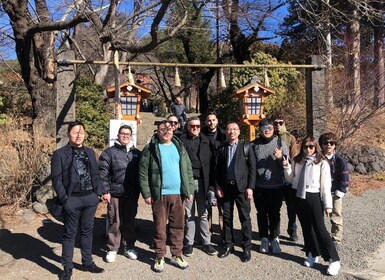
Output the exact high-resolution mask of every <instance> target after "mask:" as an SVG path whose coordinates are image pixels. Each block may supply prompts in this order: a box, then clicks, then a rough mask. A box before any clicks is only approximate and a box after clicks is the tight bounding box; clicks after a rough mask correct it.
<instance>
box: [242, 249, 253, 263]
mask: <svg viewBox="0 0 385 280" xmlns="http://www.w3.org/2000/svg"><path fill="white" fill-rule="evenodd" d="M241 260H242V262H248V261H250V260H251V252H250V249H244V250H243V255H242V259H241Z"/></svg>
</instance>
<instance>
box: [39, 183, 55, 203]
mask: <svg viewBox="0 0 385 280" xmlns="http://www.w3.org/2000/svg"><path fill="white" fill-rule="evenodd" d="M35 196H36V201H37V202H39V203H42V204H45V203H46V201H47V200H48V199H53V198H54V197H55V196H56V194H55V191H54V189H53V187H52V185H51V184H47V185H44V186H41V187H39V188H38V189H37V190H36V193H35Z"/></svg>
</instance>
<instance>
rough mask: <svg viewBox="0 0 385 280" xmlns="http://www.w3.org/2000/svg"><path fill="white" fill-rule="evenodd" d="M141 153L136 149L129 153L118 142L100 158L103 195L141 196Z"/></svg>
mask: <svg viewBox="0 0 385 280" xmlns="http://www.w3.org/2000/svg"><path fill="white" fill-rule="evenodd" d="M140 155H141V152H140V151H139V150H138V149H136V148H135V147H133V146H132V147H131V148H130V149H129V150H128V151H127V149H126V146H123V145H121V144H119V143H118V142H116V143H115V144H114V146H112V147H110V148H107V149H106V150H104V151H103V153H102V154H101V155H100V157H99V172H100V179H101V185H102V190H103V193H110V194H111V195H112V196H113V197H117V196H122V195H124V194H125V195H136V194H139V176H138V175H139V160H140Z"/></svg>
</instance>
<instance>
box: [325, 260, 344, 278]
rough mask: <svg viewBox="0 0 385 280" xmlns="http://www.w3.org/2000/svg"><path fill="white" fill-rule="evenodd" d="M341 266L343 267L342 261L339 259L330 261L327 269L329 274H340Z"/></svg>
mask: <svg viewBox="0 0 385 280" xmlns="http://www.w3.org/2000/svg"><path fill="white" fill-rule="evenodd" d="M340 268H341V263H340V262H339V261H337V262H333V261H330V264H329V267H328V270H327V274H329V275H331V276H336V275H338V272H339V271H340Z"/></svg>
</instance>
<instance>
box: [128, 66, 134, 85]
mask: <svg viewBox="0 0 385 280" xmlns="http://www.w3.org/2000/svg"><path fill="white" fill-rule="evenodd" d="M128 83H129V84H130V85H135V80H134V75H132V72H131V66H128Z"/></svg>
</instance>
